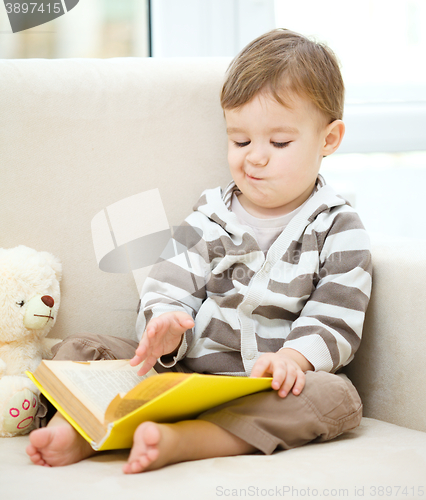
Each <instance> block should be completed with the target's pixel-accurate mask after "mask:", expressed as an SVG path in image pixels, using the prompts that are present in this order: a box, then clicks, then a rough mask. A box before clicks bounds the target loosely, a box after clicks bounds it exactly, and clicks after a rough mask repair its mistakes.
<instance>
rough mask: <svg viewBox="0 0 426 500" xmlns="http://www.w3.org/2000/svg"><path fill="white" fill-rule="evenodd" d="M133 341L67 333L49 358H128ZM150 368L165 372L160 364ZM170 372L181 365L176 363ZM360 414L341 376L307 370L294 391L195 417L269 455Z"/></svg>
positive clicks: (329, 432) (325, 436) (349, 425)
mask: <svg viewBox="0 0 426 500" xmlns="http://www.w3.org/2000/svg"><path fill="white" fill-rule="evenodd" d="M137 345H138V343H137V342H135V341H132V340H128V339H123V338H118V337H112V336H108V335H95V334H82V335H73V336H71V337H68V338H67V339H65V340H64V341H63V342H61V343H60V344H57V345H55V346H54V348H53V350H54V359H61V360H64V359H70V360H74V361H88V360H96V359H128V358H132V357H133V355H134V352H135V349H136V347H137ZM155 368H156V369H158V371H167V369H165V368H163V367H161V366H160V365H157V366H156V367H155ZM173 371H187V369H185V368H184V367H182V366H179V365H177V366H176V367H173ZM42 413H43V409H42V410H41V414H42ZM361 416H362V403H361V399H360V397H359V395H358V393H357V391H356V389H355V387H354V386H353V385H352V383H351V382H350V380H349V379H348V378H347V377H346V376H345V375H343V374H339V375H334V374H331V373H326V372H307V373H306V384H305V387H304V389H303V391H302V393H301V394H300V395H298V396H295V395H294V394H292V393H290V394H289V395H288V396H287V397H285V398H280V397H279V396H278V395H277V392H276V391H268V392H261V393H257V394H252V395H250V396H245V397H242V398H239V399H236V400H234V401H230V402H228V403H225V404H223V405H221V406H218V407H216V408H213V409H211V410H209V411H207V412H204V413H202V414H201V415H199V416H198V417H197V418H198V419H200V420H206V421H209V422H212V423H214V424H216V425H218V426H220V427H222V428H224V429H226V430H227V431H229V432H230V433H232V434H234V435H235V436H238V437H239V438H241V439H243V440H244V441H246V442H247V443H249V444H251V445H252V446H254V447H255V448H257V449H259V450H260V451H261V452H263V453H265V454H270V453H272V452H273V451H274V450H276V449H290V448H295V447H297V446H302V445H303V444H306V443H309V442H311V441H314V440H315V441H328V440H330V439H333V438H335V437H336V436H339V435H340V434H343V433H344V432H347V431H349V430H351V429H354V428H355V427H357V426H358V425H359V423H360V421H361ZM44 420H45V419H44Z"/></svg>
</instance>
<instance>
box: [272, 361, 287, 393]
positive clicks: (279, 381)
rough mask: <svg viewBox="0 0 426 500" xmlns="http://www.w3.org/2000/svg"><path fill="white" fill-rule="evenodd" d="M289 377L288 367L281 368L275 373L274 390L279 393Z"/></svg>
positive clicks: (275, 370)
mask: <svg viewBox="0 0 426 500" xmlns="http://www.w3.org/2000/svg"><path fill="white" fill-rule="evenodd" d="M286 377H287V367H286V366H279V367H277V368H275V369H274V371H273V380H272V389H275V390H276V391H278V390H279V389H280V388H281V387H282V385H283V383H284V381H285V379H286Z"/></svg>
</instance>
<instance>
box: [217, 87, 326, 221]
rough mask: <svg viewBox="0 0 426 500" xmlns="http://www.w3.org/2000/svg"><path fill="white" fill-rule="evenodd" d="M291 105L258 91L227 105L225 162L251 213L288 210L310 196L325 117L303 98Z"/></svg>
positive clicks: (321, 149) (322, 144) (265, 214)
mask: <svg viewBox="0 0 426 500" xmlns="http://www.w3.org/2000/svg"><path fill="white" fill-rule="evenodd" d="M292 102H293V103H294V105H293V106H292V108H291V109H290V108H287V107H284V106H282V105H281V104H279V103H278V102H277V101H276V100H275V99H274V98H273V97H272V96H269V95H268V94H259V95H257V96H255V97H254V98H253V99H252V100H251V101H250V102H248V103H247V104H245V105H244V106H242V107H241V108H238V109H230V110H225V119H226V125H227V133H228V162H229V166H230V170H231V175H232V178H233V179H234V181H235V183H236V184H237V186H238V187H239V188H240V190H241V192H242V194H241V195H240V196H239V198H238V199H239V200H240V202H241V204H242V205H243V207H244V208H245V209H246V210H247V211H248V212H249V213H250V214H252V215H254V216H255V217H260V218H268V217H278V216H280V215H284V214H287V213H290V212H291V211H293V210H295V209H296V208H297V207H299V206H300V205H301V204H302V203H304V202H305V201H306V200H307V199H308V198H309V196H310V194H311V192H312V190H313V188H314V185H315V181H316V178H317V175H318V171H319V169H320V165H321V160H322V158H323V156H324V155H325V154H327V153H328V152H327V151H326V148H325V145H326V138H327V135H328V129H329V127H330V126H328V125H327V123H326V120H325V118H324V117H323V116H321V114H320V112H319V111H318V110H317V109H316V107H315V106H314V105H313V104H312V103H311V102H309V101H308V100H306V99H302V98H300V97H298V96H294V98H293V100H292Z"/></svg>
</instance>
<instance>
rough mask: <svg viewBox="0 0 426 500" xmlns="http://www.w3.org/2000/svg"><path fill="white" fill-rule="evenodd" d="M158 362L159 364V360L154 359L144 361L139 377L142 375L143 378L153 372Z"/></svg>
mask: <svg viewBox="0 0 426 500" xmlns="http://www.w3.org/2000/svg"><path fill="white" fill-rule="evenodd" d="M156 362H157V358H154V357H149V358H147V359H146V360H145V361H144V363H143V365H142V366H141V368H140V369H139V371H138V375H140V376H141V377H142V376H143V375H146V374H147V373H148V372H149V370H151V368H152V367H153V366H154V365H155V363H156Z"/></svg>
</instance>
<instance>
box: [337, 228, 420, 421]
mask: <svg viewBox="0 0 426 500" xmlns="http://www.w3.org/2000/svg"><path fill="white" fill-rule="evenodd" d="M372 240H373V245H372V248H373V266H374V268H373V291H372V297H371V301H370V305H369V307H368V311H367V316H366V321H365V326H364V332H363V339H362V342H361V346H360V348H359V351H358V352H357V354H356V356H355V359H354V360H353V362H352V363H351V364H350V365H349V366H348V367H347V368H346V370H345V371H346V373H347V374H348V376H349V377H350V378H351V380H352V381H353V383H354V384H355V386H356V387H357V389H358V390H359V392H360V395H361V398H362V400H363V403H364V415H365V416H366V417H372V418H377V419H380V420H384V421H386V422H391V423H394V424H397V425H402V426H405V427H409V428H411V429H417V430H422V431H426V419H425V413H426V391H425V389H424V380H426V362H425V361H426V360H425V352H426V285H425V283H426V240H399V241H395V240H390V239H388V240H385V239H380V240H379V239H377V238H376V239H375V238H374V237H373V238H372Z"/></svg>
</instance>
